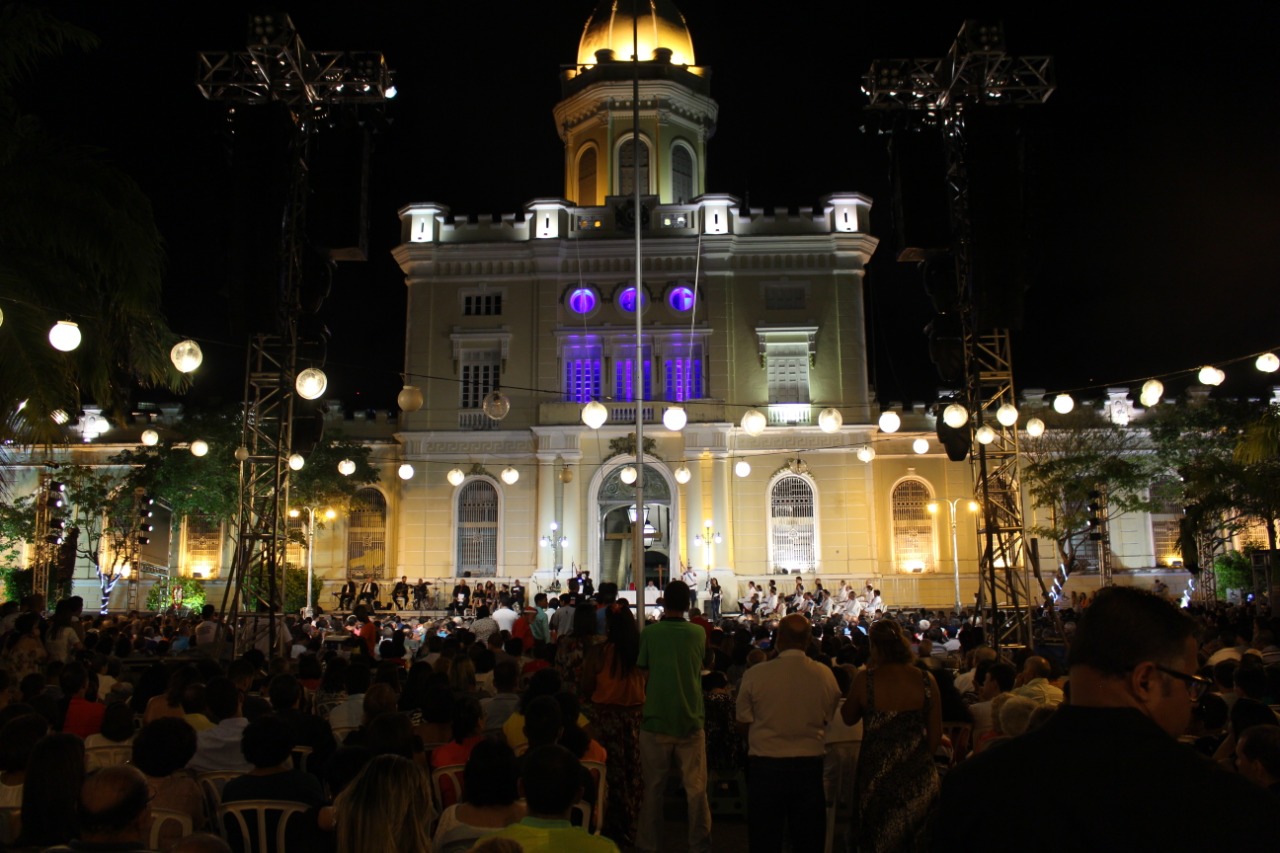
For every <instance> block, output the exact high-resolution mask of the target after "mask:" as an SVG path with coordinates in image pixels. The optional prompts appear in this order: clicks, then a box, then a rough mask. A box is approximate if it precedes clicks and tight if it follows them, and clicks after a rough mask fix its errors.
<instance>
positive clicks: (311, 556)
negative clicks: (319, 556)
mask: <svg viewBox="0 0 1280 853" xmlns="http://www.w3.org/2000/svg"><path fill="white" fill-rule="evenodd" d="M304 512H305V513H306V514H307V600H306V603H305V604H304V605H303V608H302V615H303V616H304V617H306V618H308V619H310V618H311V617H313V616H315V610H314V608H313V607H312V606H311V588H312V584H313V583H314V578H315V545H316V525H315V520H316V508H315V507H310V506H298V507H294V508H293V509H291V510H289V517H290V518H298V517H300V516H301V515H302V513H304ZM337 517H338V513H337V512H335V511H334V510H333V509H332V508H330V509H326V510H325V511H324V519H325V521H333V520H334V519H335V518H337Z"/></svg>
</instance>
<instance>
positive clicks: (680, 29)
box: [578, 0, 694, 65]
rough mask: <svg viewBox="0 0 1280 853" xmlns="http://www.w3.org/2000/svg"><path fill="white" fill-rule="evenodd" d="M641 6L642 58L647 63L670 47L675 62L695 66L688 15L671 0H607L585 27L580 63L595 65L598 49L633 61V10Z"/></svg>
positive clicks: (639, 34) (639, 30) (672, 61)
mask: <svg viewBox="0 0 1280 853" xmlns="http://www.w3.org/2000/svg"><path fill="white" fill-rule="evenodd" d="M637 6H638V7H639V9H640V15H639V27H638V28H637V29H638V43H639V47H640V49H639V54H640V61H641V62H647V61H649V60H650V59H652V58H653V51H654V50H655V49H657V48H666V49H668V50H670V51H671V64H672V65H693V64H694V60H693V37H692V36H690V35H689V26H688V25H687V24H686V23H685V22H684V15H681V14H680V10H679V9H677V8H676V7H675V4H674V3H672V2H670V0H603V2H602V3H601V4H600V5H599V6H597V7H596V11H595V12H594V13H593V14H592V15H591V17H590V18H588V19H587V25H586V26H585V27H584V28H583V30H582V41H580V42H578V64H579V65H595V64H596V51H598V50H612V51H613V53H614V58H615V59H617V60H618V61H620V62H630V61H631V48H632V44H633V42H632V23H631V22H632V20H633V18H632V10H633V9H634V8H636V7H637Z"/></svg>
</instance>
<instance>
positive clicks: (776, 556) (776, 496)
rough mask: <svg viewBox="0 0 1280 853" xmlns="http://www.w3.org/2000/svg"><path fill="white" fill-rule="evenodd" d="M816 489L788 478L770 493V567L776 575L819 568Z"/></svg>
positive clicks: (806, 482)
mask: <svg viewBox="0 0 1280 853" xmlns="http://www.w3.org/2000/svg"><path fill="white" fill-rule="evenodd" d="M814 517H815V513H814V500H813V486H812V485H810V484H809V481H808V480H806V479H805V478H804V477H801V476H798V475H796V474H786V475H784V476H782V477H780V478H779V479H778V480H777V482H775V483H774V484H773V488H772V489H770V490H769V546H770V551H771V554H770V560H769V565H770V568H771V570H772V571H775V572H777V571H782V570H786V571H788V572H795V571H801V572H810V571H813V570H814V569H816V568H817V566H818V549H817V544H816V541H815V540H816V535H815V534H816V528H815V527H814Z"/></svg>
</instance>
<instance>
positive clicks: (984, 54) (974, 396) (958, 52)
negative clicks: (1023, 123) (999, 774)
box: [863, 21, 1054, 648]
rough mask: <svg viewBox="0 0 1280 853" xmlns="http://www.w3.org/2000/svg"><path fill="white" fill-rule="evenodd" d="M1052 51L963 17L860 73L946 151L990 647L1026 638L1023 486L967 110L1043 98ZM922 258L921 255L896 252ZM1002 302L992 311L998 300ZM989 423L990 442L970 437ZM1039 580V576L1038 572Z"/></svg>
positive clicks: (1003, 329)
mask: <svg viewBox="0 0 1280 853" xmlns="http://www.w3.org/2000/svg"><path fill="white" fill-rule="evenodd" d="M1053 90H1054V82H1053V60H1052V58H1051V57H1048V56H1026V57H1017V56H1010V55H1008V54H1007V53H1006V52H1005V49H1004V31H1003V27H1002V26H1001V25H1000V24H984V23H979V22H977V21H965V23H964V25H963V26H961V28H960V32H959V34H958V35H957V36H956V40H955V42H954V43H953V44H952V46H951V49H950V51H948V53H947V55H946V56H944V57H938V58H931V59H878V60H875V61H874V62H872V64H871V68H870V70H869V71H868V72H867V74H866V75H865V76H864V77H863V92H864V93H865V94H866V95H867V96H868V97H869V98H870V105H869V108H870V109H872V110H879V111H885V112H891V111H892V112H898V113H900V114H902V115H903V117H904V118H905V120H906V123H907V124H908V125H910V124H914V125H915V126H916V127H917V128H918V127H920V126H926V127H934V128H937V129H938V130H939V131H940V132H941V135H942V147H943V152H944V155H945V160H946V163H945V165H946V191H947V205H948V213H949V218H950V231H951V234H950V241H951V245H950V255H951V260H952V262H953V263H954V266H955V287H956V291H955V294H954V302H953V303H952V304H953V305H954V307H955V308H956V310H957V313H958V314H959V319H960V334H961V340H962V345H963V355H964V367H963V371H964V373H963V381H964V390H963V397H964V403H965V408H966V409H967V410H968V412H969V417H970V418H971V419H972V433H971V434H972V435H973V436H975V438H974V439H973V440H972V446H971V451H970V454H969V458H970V462H971V464H972V466H973V473H974V486H975V492H976V494H975V497H976V498H977V500H978V501H979V503H980V504H981V507H982V512H981V514H980V521H979V526H978V533H979V537H980V543H981V544H980V553H979V562H978V566H979V575H980V579H979V590H980V591H979V600H980V602H981V603H983V604H985V605H986V606H987V607H989V608H990V609H991V615H992V617H995V615H996V612H997V610H1004V611H1005V612H1006V614H1008V616H1009V617H1010V618H1006V619H1003V620H1002V619H997V618H991V619H990V620H989V621H988V623H987V624H988V631H989V632H990V634H991V636H990V638H989V639H990V641H991V643H992V645H993V646H994V647H997V648H999V647H1000V646H1006V647H1008V646H1014V645H1023V646H1030V644H1031V639H1032V637H1031V605H1032V604H1033V603H1034V602H1032V601H1031V600H1030V588H1029V587H1030V584H1029V582H1028V575H1027V572H1028V563H1030V564H1031V565H1032V566H1033V567H1035V570H1036V576H1037V579H1039V568H1038V566H1035V561H1034V560H1031V559H1030V555H1029V554H1028V553H1027V549H1026V542H1025V539H1026V535H1025V530H1024V527H1023V523H1022V490H1021V488H1020V486H1019V482H1018V430H1017V426H1016V422H1015V423H1014V424H1013V425H1008V426H1006V425H1004V424H1002V423H1000V422H999V421H998V420H997V419H996V418H995V417H993V416H994V414H995V413H996V411H997V410H999V408H1000V407H1001V406H1003V405H1005V404H1009V405H1011V406H1015V407H1016V405H1017V399H1016V397H1015V395H1014V388H1013V370H1012V357H1011V352H1010V347H1009V329H1008V323H1007V322H1004V323H1000V322H994V323H993V322H992V321H991V320H992V317H993V316H997V317H999V316H1008V314H1009V313H1010V311H1009V309H1008V306H997V307H996V309H995V310H994V311H993V310H992V306H991V294H988V293H984V292H979V291H978V290H977V289H976V288H975V276H974V272H975V257H974V255H975V252H974V223H973V218H972V212H973V205H972V202H971V198H970V193H969V171H970V170H969V165H968V160H969V156H970V153H969V145H968V138H967V135H966V120H967V119H968V118H971V117H972V116H974V115H977V114H979V111H984V110H989V109H994V108H998V107H1010V106H1028V105H1033V104H1042V103H1044V102H1045V101H1046V100H1047V99H1048V98H1049V96H1050V95H1051V94H1052V93H1053ZM903 259H904V260H921V259H922V258H920V257H914V258H903ZM1001 307H1004V308H1005V310H1004V311H1001V310H1000V308H1001ZM983 426H987V427H990V428H991V429H992V430H993V431H994V433H995V437H994V439H993V440H992V441H991V442H990V443H986V444H984V443H981V442H979V441H977V440H976V436H977V434H978V430H979V428H980V427H983ZM1040 585H1041V588H1042V589H1043V588H1044V583H1043V581H1041V583H1040Z"/></svg>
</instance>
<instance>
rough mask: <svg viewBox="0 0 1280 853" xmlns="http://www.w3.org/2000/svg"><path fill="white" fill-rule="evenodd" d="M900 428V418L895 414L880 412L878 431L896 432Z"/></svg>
mask: <svg viewBox="0 0 1280 853" xmlns="http://www.w3.org/2000/svg"><path fill="white" fill-rule="evenodd" d="M901 426H902V418H901V417H900V416H899V415H898V413H897V412H881V413H880V431H881V432H897V431H898V428H899V427H901Z"/></svg>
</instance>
